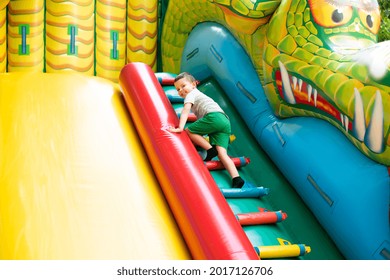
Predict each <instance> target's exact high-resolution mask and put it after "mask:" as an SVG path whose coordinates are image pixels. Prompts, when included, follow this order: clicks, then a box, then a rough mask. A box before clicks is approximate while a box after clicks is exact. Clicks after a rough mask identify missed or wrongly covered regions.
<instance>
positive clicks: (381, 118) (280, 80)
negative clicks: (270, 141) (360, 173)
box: [263, 0, 390, 165]
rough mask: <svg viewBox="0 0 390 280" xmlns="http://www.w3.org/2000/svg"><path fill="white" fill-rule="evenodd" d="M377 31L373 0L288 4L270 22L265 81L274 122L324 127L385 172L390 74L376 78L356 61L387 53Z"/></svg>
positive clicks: (300, 0)
mask: <svg viewBox="0 0 390 280" xmlns="http://www.w3.org/2000/svg"><path fill="white" fill-rule="evenodd" d="M379 24H380V16H379V9H378V4H377V1H376V0H361V1H358V0H307V1H305V0H286V1H285V2H282V3H281V5H280V7H279V10H278V13H275V15H274V16H273V17H272V18H271V19H270V23H269V28H268V31H267V38H268V45H267V46H266V49H265V52H264V56H263V59H264V61H265V64H264V67H263V69H264V73H265V75H264V78H263V81H264V83H265V84H266V86H265V92H266V94H267V97H268V99H269V100H270V104H271V106H272V107H273V109H274V112H275V114H276V115H277V116H279V117H292V116H310V117H317V118H320V119H324V120H327V121H328V122H330V123H331V124H333V125H334V126H336V127H338V128H339V129H340V130H342V131H343V132H344V134H345V135H346V136H347V137H348V139H350V141H351V142H352V143H354V145H355V146H357V147H358V148H359V149H360V150H361V151H362V152H363V153H364V154H366V155H368V156H369V157H371V158H373V159H375V160H377V161H379V162H382V163H384V164H386V165H388V164H389V153H390V150H389V143H390V140H389V125H390V122H389V121H390V115H389V112H388V110H387V109H386V108H388V104H389V102H390V100H389V89H390V87H389V84H388V83H386V82H384V83H382V82H381V81H386V77H387V76H386V75H387V74H388V73H389V70H388V69H387V70H386V69H384V70H385V71H384V72H385V74H384V75H381V77H382V78H381V79H375V77H374V76H373V75H372V73H370V69H369V68H368V67H367V66H366V65H364V64H362V63H359V62H357V61H356V60H354V59H353V57H354V56H356V55H357V54H361V53H362V51H364V53H365V56H367V57H368V56H369V55H371V54H374V53H375V52H378V50H383V49H386V48H387V46H389V45H383V44H377V33H378V30H379ZM376 66H377V65H376ZM381 72H383V71H381ZM383 77H385V78H383ZM271 83H272V86H271Z"/></svg>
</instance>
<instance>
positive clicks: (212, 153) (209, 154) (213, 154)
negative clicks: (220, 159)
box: [204, 146, 218, 161]
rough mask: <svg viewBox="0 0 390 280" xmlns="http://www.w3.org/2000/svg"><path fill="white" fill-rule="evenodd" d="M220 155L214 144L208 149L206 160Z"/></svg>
mask: <svg viewBox="0 0 390 280" xmlns="http://www.w3.org/2000/svg"><path fill="white" fill-rule="evenodd" d="M217 155H218V151H217V148H215V146H212V147H211V148H210V149H208V150H207V155H206V158H205V159H204V161H210V160H212V158H213V157H216V156H217Z"/></svg>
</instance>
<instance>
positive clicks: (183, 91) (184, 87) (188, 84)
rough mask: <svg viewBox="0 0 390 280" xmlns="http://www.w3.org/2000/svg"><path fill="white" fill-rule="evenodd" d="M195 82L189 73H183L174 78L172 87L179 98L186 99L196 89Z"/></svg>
mask: <svg viewBox="0 0 390 280" xmlns="http://www.w3.org/2000/svg"><path fill="white" fill-rule="evenodd" d="M196 84H197V81H196V79H195V78H194V76H192V75H191V74H190V73H187V72H183V73H180V74H179V75H177V76H176V77H175V80H174V85H175V88H176V90H177V92H178V93H179V95H180V96H181V97H183V98H184V97H186V96H187V94H188V93H189V92H191V91H192V90H193V89H194V88H196Z"/></svg>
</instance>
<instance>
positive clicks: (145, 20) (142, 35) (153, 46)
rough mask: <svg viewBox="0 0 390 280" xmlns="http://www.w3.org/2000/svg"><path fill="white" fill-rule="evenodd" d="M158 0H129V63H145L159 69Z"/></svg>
mask: <svg viewBox="0 0 390 280" xmlns="http://www.w3.org/2000/svg"><path fill="white" fill-rule="evenodd" d="M157 2H158V1H157V0H147V1H145V0H129V2H128V19H127V62H143V63H145V64H147V65H149V66H150V67H151V68H152V69H153V70H154V71H156V69H157V35H158V34H157V33H158V32H157V10H158V3H157Z"/></svg>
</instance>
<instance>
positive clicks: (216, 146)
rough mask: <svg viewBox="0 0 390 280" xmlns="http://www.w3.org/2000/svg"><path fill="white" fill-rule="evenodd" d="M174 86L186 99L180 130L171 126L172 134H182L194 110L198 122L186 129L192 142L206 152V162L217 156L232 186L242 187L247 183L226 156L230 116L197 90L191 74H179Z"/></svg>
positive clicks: (229, 132)
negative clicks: (207, 137) (228, 175)
mask: <svg viewBox="0 0 390 280" xmlns="http://www.w3.org/2000/svg"><path fill="white" fill-rule="evenodd" d="M174 85H175V88H176V90H177V92H178V93H179V95H180V96H181V97H183V98H184V107H183V110H182V112H181V115H180V122H179V127H177V128H173V127H171V128H169V131H171V132H176V133H180V132H182V131H183V130H184V126H185V124H186V122H187V119H188V115H189V113H190V111H191V110H192V112H193V113H194V114H195V115H196V117H197V120H196V121H195V122H194V123H191V124H190V125H188V127H187V128H186V129H185V130H186V132H187V133H188V136H189V137H190V139H191V141H192V142H193V143H194V144H195V145H197V146H200V147H201V148H203V149H205V150H206V151H207V155H206V158H205V159H204V161H209V160H211V159H212V158H213V157H215V156H218V158H219V159H220V161H221V163H222V164H223V166H224V167H225V168H226V170H227V171H228V173H229V174H230V176H231V177H232V187H233V188H241V187H242V186H243V185H244V183H245V182H244V180H243V179H242V178H241V177H240V175H239V174H238V171H237V168H236V166H235V164H234V162H233V161H232V159H231V158H230V157H229V156H228V154H227V148H228V145H229V138H230V134H231V125H230V120H229V118H228V116H227V115H226V114H225V112H224V111H223V110H222V109H221V107H220V106H219V105H218V104H217V103H216V102H215V101H214V100H213V99H212V98H210V97H208V96H207V95H205V94H204V93H202V92H201V91H199V90H198V88H197V81H196V80H195V78H194V77H193V76H192V75H191V74H189V73H187V72H183V73H181V74H179V75H177V76H176V78H175V81H174ZM206 134H207V135H208V136H209V139H210V142H209V141H207V140H206V139H205V138H204V137H203V135H206Z"/></svg>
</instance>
